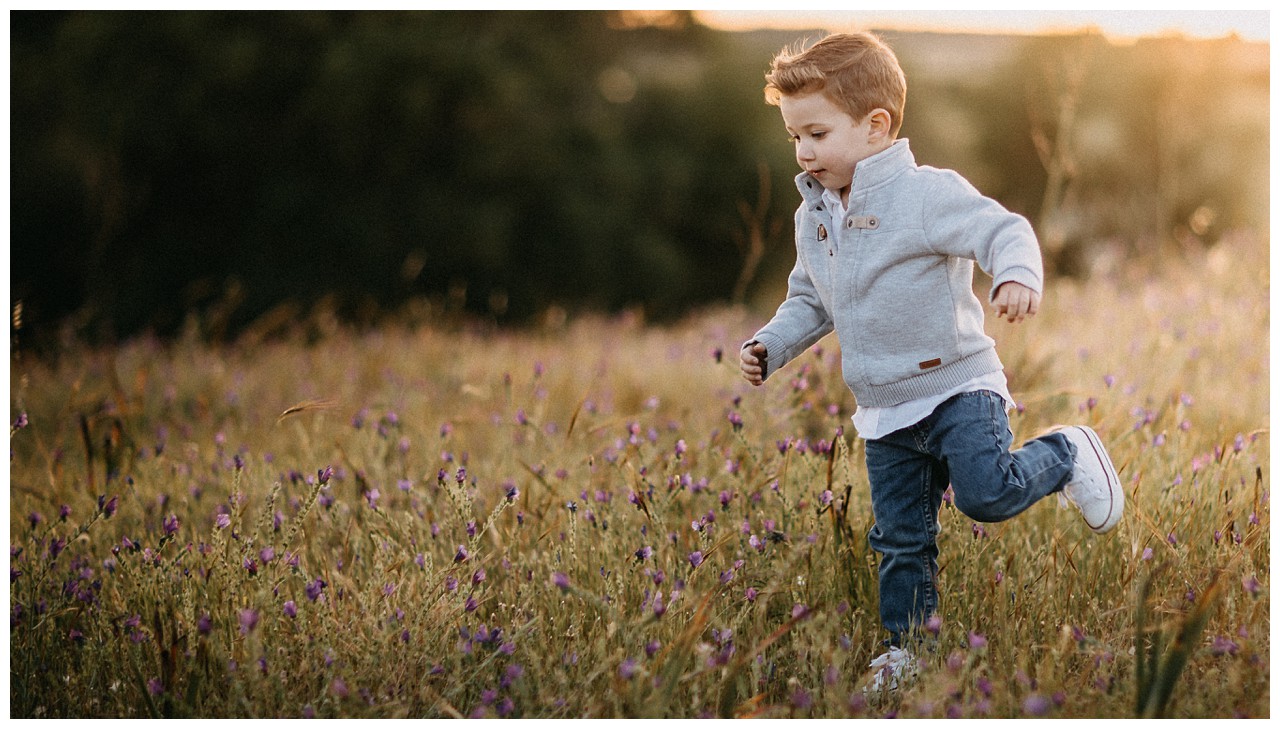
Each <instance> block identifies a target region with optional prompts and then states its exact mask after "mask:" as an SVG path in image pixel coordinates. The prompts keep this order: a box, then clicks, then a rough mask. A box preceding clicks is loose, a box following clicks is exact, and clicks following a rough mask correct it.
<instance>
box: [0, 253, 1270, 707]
mask: <svg viewBox="0 0 1280 729" xmlns="http://www.w3.org/2000/svg"><path fill="white" fill-rule="evenodd" d="M1266 261H1267V250H1266V244H1265V242H1256V241H1250V240H1246V239H1241V240H1236V241H1230V242H1227V243H1224V244H1223V245H1222V247H1220V248H1219V249H1217V250H1216V251H1215V252H1212V253H1209V254H1203V255H1201V254H1197V255H1193V256H1191V258H1190V260H1188V261H1186V262H1185V263H1171V264H1169V265H1168V266H1166V267H1165V268H1164V270H1162V272H1161V273H1160V275H1159V276H1154V275H1148V274H1139V273H1135V272H1129V273H1126V274H1124V275H1117V276H1114V277H1110V278H1105V279H1095V280H1094V281H1092V282H1090V283H1089V284H1088V285H1083V284H1076V283H1072V282H1068V281H1052V280H1051V282H1050V286H1051V290H1050V292H1049V295H1048V297H1047V298H1046V300H1045V306H1044V308H1043V310H1042V312H1041V314H1040V315H1039V316H1038V317H1036V318H1035V319H1033V320H1031V321H1030V322H1029V323H1024V324H1021V325H1016V326H1015V325H1009V324H1005V323H1000V322H994V321H989V322H988V331H989V332H990V333H991V334H992V336H994V337H996V338H997V340H998V341H999V343H1000V349H1001V353H1002V357H1003V359H1004V361H1005V364H1006V367H1007V369H1008V373H1009V376H1010V384H1011V387H1012V390H1013V392H1014V395H1015V397H1016V398H1017V399H1018V400H1019V402H1020V405H1019V407H1018V409H1017V410H1016V411H1015V412H1013V413H1012V414H1011V424H1012V428H1013V430H1014V435H1015V439H1017V440H1022V439H1025V438H1027V437H1029V436H1031V435H1033V434H1034V433H1036V432H1037V431H1039V430H1040V429H1042V428H1044V427H1046V426H1048V425H1051V424H1054V423H1058V422H1084V423H1088V424H1091V425H1092V426H1093V427H1094V428H1096V429H1097V430H1098V431H1099V432H1100V433H1101V434H1102V436H1103V438H1104V439H1105V440H1106V442H1107V443H1108V445H1109V447H1110V448H1111V451H1112V455H1113V457H1114V459H1115V461H1116V463H1117V465H1118V466H1119V469H1120V473H1121V476H1122V478H1123V480H1124V481H1125V483H1126V492H1127V499H1128V510H1127V512H1126V515H1125V520H1124V521H1123V523H1122V524H1121V525H1120V526H1119V527H1118V528H1117V529H1116V530H1115V531H1114V532H1113V533H1111V534H1108V535H1106V536H1102V537H1098V536H1094V535H1092V534H1091V533H1090V532H1089V530H1088V529H1087V528H1086V527H1085V526H1084V525H1083V523H1082V522H1081V520H1080V519H1079V517H1078V515H1077V513H1076V512H1075V511H1074V510H1071V509H1063V508H1061V507H1059V506H1058V504H1057V501H1056V499H1047V500H1045V501H1044V502H1042V503H1040V504H1037V505H1036V506H1035V507H1033V508H1032V509H1031V510H1030V511H1028V512H1027V513H1025V514H1023V515H1022V516H1020V517H1018V518H1016V519H1014V520H1012V521H1009V522H1005V523H1001V524H985V525H983V524H976V523H974V522H972V521H970V520H968V519H966V518H965V517H964V516H963V515H962V514H961V513H960V512H958V511H957V510H956V509H954V508H953V507H951V506H950V505H946V504H944V508H943V513H942V517H941V519H942V524H943V534H942V536H941V538H940V548H941V553H942V555H941V569H942V573H941V576H940V589H941V593H942V601H941V613H940V615H939V618H940V621H935V622H934V623H931V625H930V629H931V630H932V632H934V633H936V636H937V644H936V645H937V648H936V650H935V651H934V652H931V653H929V654H928V655H927V656H926V658H925V664H926V665H925V667H924V671H923V675H922V678H921V680H920V681H918V682H916V683H915V684H913V685H911V686H909V687H908V688H906V689H904V690H903V691H901V692H899V693H898V694H896V695H894V696H892V697H890V698H889V699H887V700H879V701H868V699H867V698H866V697H865V696H864V695H863V694H862V692H861V690H860V687H861V686H862V685H863V682H864V681H865V680H866V678H867V675H866V674H867V670H868V669H867V664H868V662H869V661H870V660H871V658H873V657H874V656H875V655H877V654H878V653H879V652H880V651H879V648H878V646H879V641H880V640H881V638H882V636H881V635H880V633H879V626H878V619H877V608H876V590H877V588H876V579H875V555H874V553H872V552H870V550H869V548H868V547H867V544H866V532H867V530H868V529H869V528H870V526H871V517H870V514H871V509H870V503H869V497H868V491H867V484H866V476H865V473H864V467H863V463H862V455H863V451H862V446H861V443H860V441H858V440H857V439H856V438H855V437H853V435H852V427H851V424H850V423H849V416H850V415H851V414H852V410H853V405H854V403H853V399H852V396H851V395H850V394H849V392H848V391H847V390H846V388H845V387H844V385H843V383H842V382H841V380H840V377H839V353H838V343H837V342H836V341H835V340H834V339H833V338H832V339H827V340H825V341H823V342H822V343H821V344H820V345H819V346H818V347H817V348H815V349H813V350H812V351H810V352H809V353H807V354H805V355H804V356H803V357H801V358H800V359H799V360H797V361H796V362H794V363H793V364H792V365H790V366H789V367H788V369H786V370H784V371H783V372H782V373H780V374H779V375H778V376H777V377H775V378H774V379H772V380H771V381H770V382H769V383H768V384H767V385H766V386H765V387H764V388H761V389H754V388H751V387H750V386H749V385H747V384H746V383H745V382H743V381H742V380H741V378H740V377H739V376H738V374H737V370H736V350H737V347H738V344H739V343H740V342H741V341H742V340H744V339H745V338H747V337H748V336H749V335H750V334H751V333H752V332H753V331H754V330H755V328H756V327H757V326H758V325H759V324H760V323H762V321H763V320H762V316H763V315H762V314H760V313H754V314H753V313H748V312H746V311H743V310H719V311H711V312H702V313H698V314H694V315H691V316H690V317H689V318H688V319H687V320H686V321H684V322H682V323H680V324H679V325H675V326H669V327H661V328H659V327H649V326H645V325H644V323H643V322H641V321H640V320H639V319H638V318H636V317H616V318H599V319H590V318H586V319H578V320H571V321H569V322H568V323H567V324H564V325H563V326H558V327H553V326H548V327H547V328H544V329H542V330H536V331H528V332H522V333H515V332H497V331H492V330H488V329H483V328H476V327H461V326H452V327H426V328H422V327H408V326H403V327H395V326H389V327H386V328H384V329H381V330H377V331H371V332H353V331H349V330H347V329H345V328H343V327H341V326H339V325H337V324H336V323H334V322H333V321H331V320H327V319H324V318H323V317H318V318H316V319H314V320H313V321H311V322H310V323H309V324H308V326H307V327H305V331H304V330H303V329H301V328H300V330H299V332H298V334H297V335H296V336H293V337H287V338H285V340H283V341H281V340H275V341H256V340H254V339H251V338H249V337H246V338H244V339H242V340H241V341H239V342H236V343H233V344H229V345H222V346H212V345H205V344H201V343H198V339H197V338H196V337H191V338H188V339H186V340H184V341H179V342H176V343H172V344H161V343H158V342H155V341H151V340H147V339H142V340H136V341H132V342H129V343H127V344H124V345H122V346H119V347H116V348H112V349H90V348H87V347H82V346H78V345H75V344H68V345H67V347H66V349H65V351H64V352H63V353H62V356H61V357H60V358H59V359H58V360H57V361H56V362H55V361H38V360H37V359H35V358H34V357H32V356H30V355H27V354H25V353H24V352H23V350H22V348H21V346H20V343H21V339H22V332H21V330H19V331H18V338H17V340H16V341H17V342H18V344H17V345H15V349H14V350H13V355H12V357H11V363H10V380H11V388H10V412H11V418H12V422H13V426H12V427H11V431H10V433H11V435H10V451H11V457H10V459H11V460H10V477H11V490H10V496H9V507H10V519H9V531H10V584H9V587H10V633H9V641H10V648H9V657H10V674H9V679H10V693H9V699H10V711H11V715H12V716H13V717H148V716H194V717H250V716H252V717H310V716H316V717H448V716H484V717H544V718H547V717H551V718H555V717H597V718H603V717H697V716H760V717H780V718H785V717H846V716H855V717H856V716H886V715H896V716H900V717H1018V716H1044V717H1126V716H1134V715H1138V714H1141V713H1144V712H1146V713H1150V714H1153V715H1167V716H1175V717H1233V716H1248V717H1266V716H1269V714H1270V662H1269V655H1270V648H1271V645H1270V622H1269V621H1270V618H1269V615H1270V597H1269V593H1270V536H1269V533H1270V524H1271V520H1270V486H1271V485H1270V432H1269V410H1268V408H1269V381H1268V372H1269V355H1268V352H1269V343H1268V328H1269V313H1268V305H1269V304H1268V302H1269V272H1268V268H1267V263H1266ZM289 411H292V412H289ZM286 413H288V414H286Z"/></svg>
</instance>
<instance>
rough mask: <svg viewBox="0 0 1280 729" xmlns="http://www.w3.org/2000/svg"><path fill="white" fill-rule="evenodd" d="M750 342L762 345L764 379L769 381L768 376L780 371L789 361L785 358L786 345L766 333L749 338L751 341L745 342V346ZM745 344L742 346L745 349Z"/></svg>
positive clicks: (774, 335) (776, 336)
mask: <svg viewBox="0 0 1280 729" xmlns="http://www.w3.org/2000/svg"><path fill="white" fill-rule="evenodd" d="M752 342H759V343H760V344H763V345H764V349H765V363H764V364H765V366H764V375H763V378H764V379H766V380H767V379H769V376H770V375H772V374H773V373H774V372H777V371H778V370H780V369H782V367H783V365H785V364H786V363H787V362H788V361H789V358H788V357H787V356H786V352H787V345H786V343H785V342H783V341H782V338H781V337H779V336H778V335H776V334H774V333H772V332H766V331H761V332H757V333H756V335H755V336H754V337H752V338H751V341H749V342H747V344H751V343H752ZM747 344H744V345H742V346H743V347H746V346H747Z"/></svg>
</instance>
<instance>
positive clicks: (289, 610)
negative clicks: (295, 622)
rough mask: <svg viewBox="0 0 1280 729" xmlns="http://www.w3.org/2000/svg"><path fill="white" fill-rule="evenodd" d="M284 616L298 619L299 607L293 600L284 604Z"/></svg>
mask: <svg viewBox="0 0 1280 729" xmlns="http://www.w3.org/2000/svg"><path fill="white" fill-rule="evenodd" d="M284 614H285V617H288V618H296V617H298V605H297V604H296V603H294V601H293V600H287V601H285V603H284Z"/></svg>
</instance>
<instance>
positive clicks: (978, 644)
mask: <svg viewBox="0 0 1280 729" xmlns="http://www.w3.org/2000/svg"><path fill="white" fill-rule="evenodd" d="M969 647H970V648H971V649H973V650H979V649H981V648H986V647H987V638H986V636H983V635H980V634H978V633H975V632H973V631H969Z"/></svg>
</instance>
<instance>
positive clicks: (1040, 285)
mask: <svg viewBox="0 0 1280 729" xmlns="http://www.w3.org/2000/svg"><path fill="white" fill-rule="evenodd" d="M1010 281H1014V282H1016V283H1020V284H1022V285H1023V286H1026V287H1027V288H1029V289H1031V290H1032V291H1034V292H1036V293H1037V294H1040V295H1041V296H1044V278H1043V277H1042V276H1041V274H1040V272H1039V271H1036V270H1035V269H1032V268H1028V267H1026V266H1014V267H1012V268H1007V269H1005V270H1004V271H1003V272H1001V274H1000V275H999V276H998V277H997V278H995V279H994V280H992V282H991V293H990V294H988V296H987V298H988V300H989V303H995V300H996V291H998V290H999V289H1000V286H1001V285H1002V284H1006V283H1009V282H1010Z"/></svg>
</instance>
